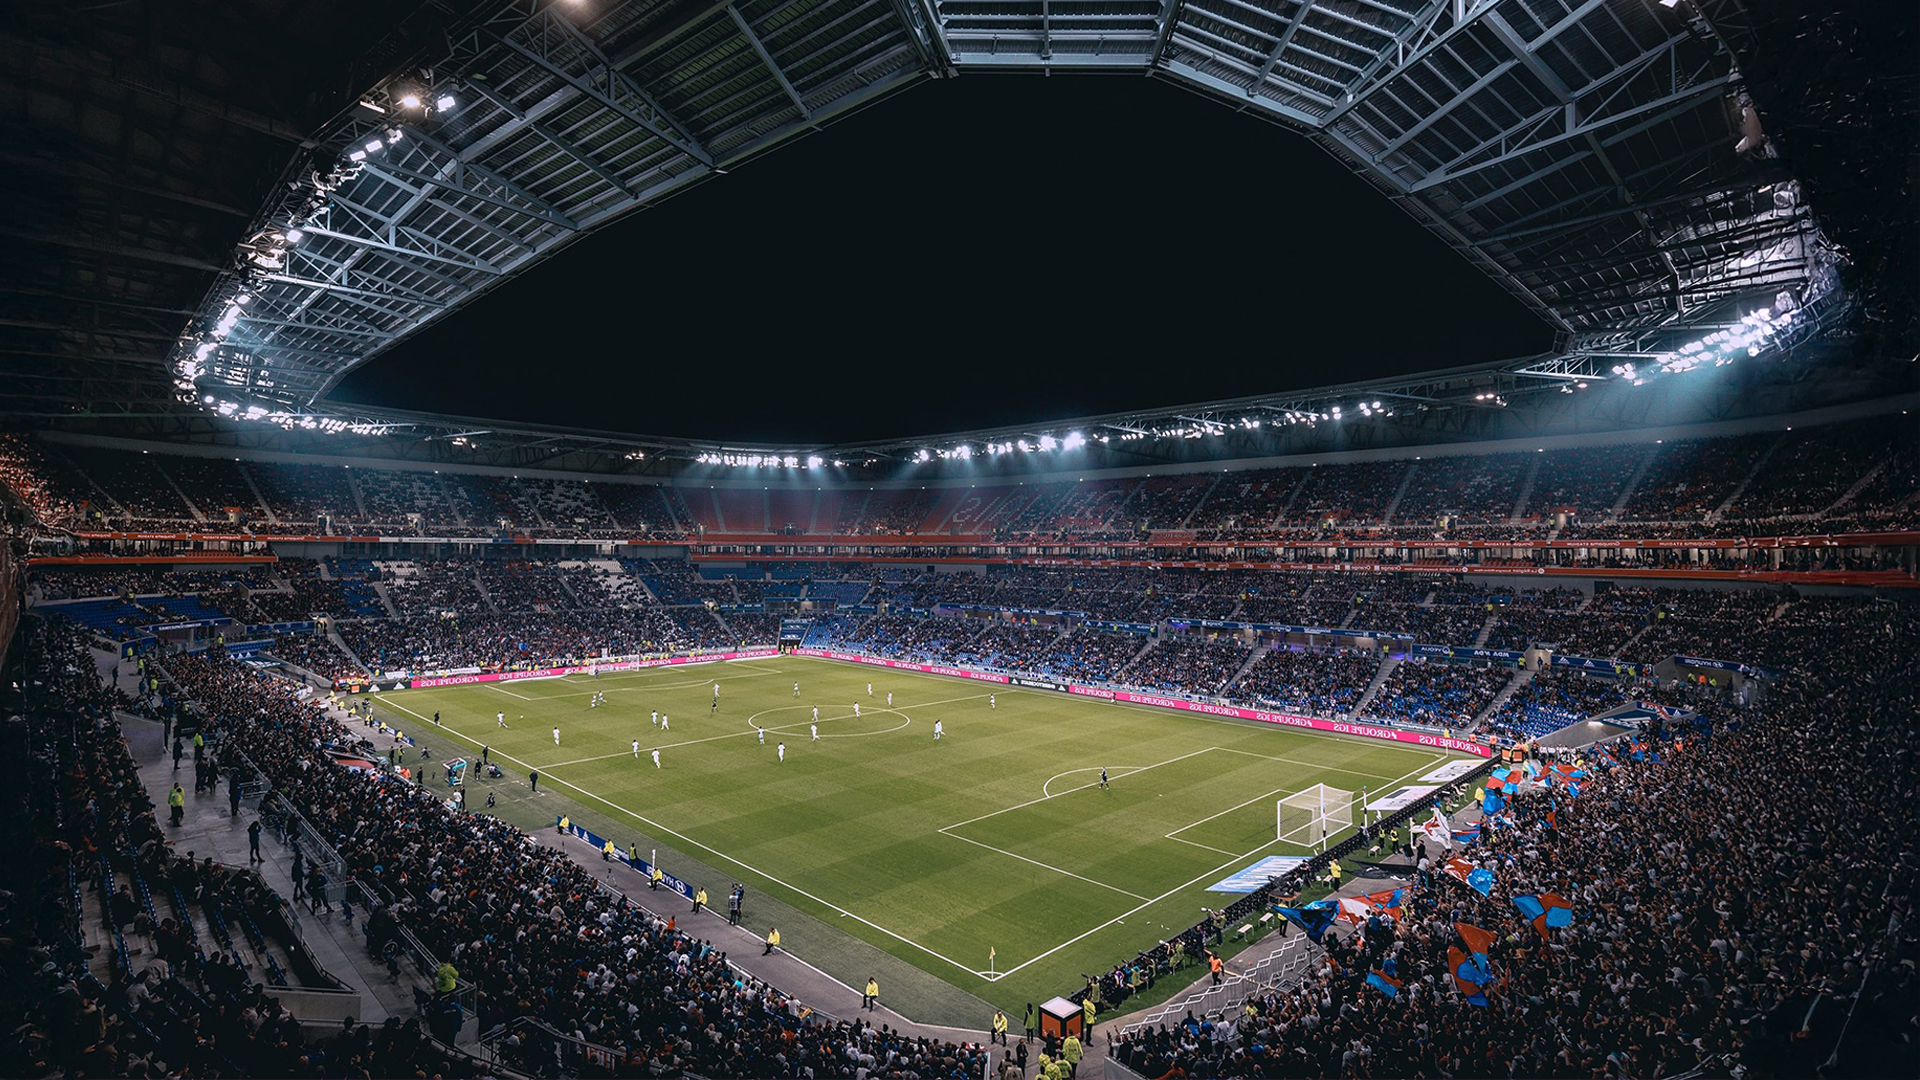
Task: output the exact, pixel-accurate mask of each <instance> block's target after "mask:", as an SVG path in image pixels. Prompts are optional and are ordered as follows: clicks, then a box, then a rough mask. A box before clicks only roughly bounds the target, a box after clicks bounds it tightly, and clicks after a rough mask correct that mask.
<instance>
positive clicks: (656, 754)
mask: <svg viewBox="0 0 1920 1080" xmlns="http://www.w3.org/2000/svg"><path fill="white" fill-rule="evenodd" d="M653 767H654V768H656V769H657V768H659V767H660V751H658V750H655V751H654V752H653Z"/></svg>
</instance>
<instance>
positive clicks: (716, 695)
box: [713, 683, 720, 701]
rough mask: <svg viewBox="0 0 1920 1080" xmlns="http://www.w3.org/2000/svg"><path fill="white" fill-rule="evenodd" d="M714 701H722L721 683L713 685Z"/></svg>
mask: <svg viewBox="0 0 1920 1080" xmlns="http://www.w3.org/2000/svg"><path fill="white" fill-rule="evenodd" d="M713 700H715V701H719V700H720V684H719V683H714V684H713Z"/></svg>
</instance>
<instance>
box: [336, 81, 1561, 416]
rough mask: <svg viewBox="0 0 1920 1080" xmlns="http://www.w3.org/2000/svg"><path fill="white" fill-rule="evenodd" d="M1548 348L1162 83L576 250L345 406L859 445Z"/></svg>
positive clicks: (781, 186)
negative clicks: (874, 440) (355, 404)
mask: <svg viewBox="0 0 1920 1080" xmlns="http://www.w3.org/2000/svg"><path fill="white" fill-rule="evenodd" d="M1549 342H1550V334H1549V333H1548V332H1547V331H1546V329H1545V328H1544V327H1543V326H1542V325H1541V324H1540V323H1539V322H1538V321H1537V320H1535V319H1534V318H1533V317H1532V316H1531V315H1530V314H1529V313H1528V312H1527V311H1526V310H1525V309H1524V308H1522V307H1521V306H1520V305H1519V303H1518V302H1517V301H1515V300H1513V299H1512V298H1511V297H1509V296H1508V295H1507V294H1506V293H1505V292H1504V291H1503V290H1502V289H1501V288H1500V287H1499V286H1497V285H1495V284H1494V283H1493V282H1491V281H1490V280H1488V279H1487V278H1485V277H1484V276H1482V275H1481V274H1480V273H1479V272H1478V271H1476V270H1475V269H1473V268H1472V267H1471V266H1470V265H1469V264H1468V263H1467V262H1466V261H1465V260H1463V259H1462V258H1460V257H1459V256H1458V255H1456V254H1454V253H1453V252H1452V251H1451V250H1450V249H1448V248H1447V247H1446V246H1445V245H1443V244H1442V243H1441V242H1440V241H1439V240H1438V239H1436V238H1434V237H1433V236H1432V235H1431V234H1429V233H1428V232H1427V231H1426V230H1424V229H1422V228H1421V227H1420V226H1419V225H1417V224H1415V223H1414V221H1413V220H1412V219H1411V218H1409V217H1408V216H1407V215H1406V214H1405V213H1404V212H1402V211H1401V210H1399V209H1398V208H1397V207H1394V206H1393V205H1391V204H1390V203H1388V202H1387V201H1386V200H1385V199H1384V198H1382V197H1381V196H1380V195H1378V194H1377V193H1376V192H1375V191H1374V190H1373V189H1371V188H1370V187H1368V186H1367V185H1366V184H1364V183H1363V182H1362V181H1361V180H1359V179H1358V178H1357V177H1355V176H1353V175H1352V174H1351V173H1349V172H1348V171H1347V170H1346V168H1345V167H1344V166H1342V165H1340V164H1339V163H1338V162H1336V161H1334V160H1333V158H1332V157H1330V156H1328V155H1327V154H1326V153H1325V152H1324V151H1322V150H1321V149H1319V148H1318V147H1317V146H1314V145H1313V144H1311V143H1309V142H1308V141H1307V140H1306V139H1304V138H1301V137H1298V136H1296V135H1293V134H1291V133H1289V132H1286V131H1283V130H1282V129H1280V128H1278V127H1276V126H1274V125H1272V124H1269V123H1266V122H1264V121H1260V120H1257V119H1254V118H1252V117H1249V116H1246V115H1243V114H1240V113H1236V112H1235V111H1233V110H1232V109H1230V108H1228V107H1226V106H1223V105H1221V104H1219V103H1217V102H1215V101H1211V100H1208V99H1204V98H1201V97H1199V96H1197V95H1194V94H1191V93H1188V92H1185V91H1183V90H1180V89H1178V88H1176V87H1174V86H1172V85H1171V84H1168V83H1166V82H1164V81H1162V80H1152V79H1147V78H1144V77H1132V76H1118V75H1106V76H1064V77H1060V76H1056V77H1053V78H1040V77H1035V76H1004V75H999V76H995V75H971V76H966V77H963V78H959V79H951V80H944V81H937V82H928V83H923V84H921V85H918V86H915V87H913V88H911V89H909V90H906V91H904V92H902V93H900V94H896V95H894V96H893V97H890V98H888V99H886V100H883V101H881V102H879V103H878V104H876V105H874V106H872V107H870V108H868V109H867V110H865V111H863V112H861V113H858V114H856V115H854V116H851V117H848V118H846V119H844V120H842V121H841V122H840V123H838V124H835V125H833V126H832V127H830V128H828V129H826V130H825V131H822V132H819V133H816V134H812V135H808V136H806V137H803V138H801V139H799V140H797V141H796V142H793V143H791V144H789V145H786V146H783V147H781V148H779V149H777V150H775V151H773V152H772V153H770V154H768V155H766V156H764V157H762V158H760V159H759V160H757V161H753V162H750V163H748V164H746V165H743V166H741V167H739V168H737V169H735V170H734V171H732V172H731V173H729V174H728V175H726V176H721V177H716V178H714V179H711V180H708V181H706V182H703V183H701V184H699V185H696V186H695V187H694V188H693V190H691V191H688V192H686V193H685V194H682V195H679V196H677V197H675V198H672V199H669V200H667V201H666V202H664V203H661V204H659V205H657V206H656V207H654V208H653V209H650V210H646V211H644V212H641V213H639V214H636V215H633V216H631V217H629V218H626V219H624V220H623V221H621V222H619V223H618V224H616V225H613V226H611V227H609V228H606V229H603V230H601V231H600V232H598V233H596V234H594V235H592V236H588V237H586V238H584V239H582V240H580V241H577V242H576V243H574V244H573V245H572V246H570V247H569V248H568V249H567V250H566V251H565V252H563V253H561V254H560V255H559V256H558V257H556V258H553V259H550V260H548V261H546V262H545V263H542V264H541V265H539V266H537V267H536V268H534V269H533V270H531V271H529V272H527V273H525V274H524V275H523V276H522V277H520V278H519V279H517V280H515V281H511V282H508V283H506V284H504V285H502V286H500V287H498V288H496V289H495V290H494V291H492V292H491V293H489V294H488V295H487V296H486V297H485V298H484V299H483V300H481V301H480V302H478V303H477V304H475V305H474V306H472V307H469V308H467V309H464V310H462V311H459V312H457V313H455V314H453V315H451V316H449V317H447V318H446V319H444V320H443V321H441V322H439V323H437V324H436V325H434V326H433V327H431V328H430V329H428V330H426V331H425V332H423V333H421V334H420V335H418V336H417V337H415V338H413V339H411V340H409V341H407V342H405V343H403V344H401V345H400V346H398V347H396V348H394V349H393V350H392V351H390V352H389V353H387V354H386V355H384V356H382V357H380V358H379V359H378V360H375V361H373V362H372V363H370V364H368V365H367V366H366V367H364V368H362V369H360V370H359V371H357V372H355V373H354V374H353V375H352V376H350V377H349V378H348V379H347V380H346V381H345V382H344V383H343V384H342V385H341V387H340V388H339V389H338V390H337V391H336V392H335V394H334V396H335V397H336V398H338V399H342V400H349V401H360V402H365V403H368V404H380V405H389V406H394V407H399V408H411V409H425V410H430V411H436V412H450V413H457V414H464V415H470V416H481V417H490V418H496V419H509V420H519V421H524V422H539V423H552V424H562V425H568V426H580V427H593V428H605V429H611V430H618V431H629V432H639V433H645V434H652V435H668V436H684V437H694V438H710V439H731V440H740V441H749V442H754V443H768V442H787V443H807V442H847V441H859V440H863V439H872V438H888V437H894V436H905V435H913V434H922V433H937V432H942V431H952V430H959V429H964V428H973V427H984V426H993V425H999V424H1011V423H1021V422H1026V421H1029V420H1032V421H1039V420H1045V419H1063V418H1067V417H1072V416H1079V415H1085V414H1089V413H1100V412H1109V411H1113V410H1116V409H1125V408H1138V407H1146V406H1154V405H1172V404H1180V403H1183V402H1188V401H1200V400H1206V399H1210V398H1220V397H1232V396H1236V395H1241V394H1252V393H1260V392H1265V391H1276V390H1285V389H1295V388H1300V387H1306V386H1314V385H1322V384H1326V383H1334V382H1346V381H1351V380H1354V379H1362V378H1371V377H1377V376H1383V375H1392V374H1397V373H1405V372H1413V371H1421V370H1427V369H1431V368H1439V367H1448V366H1452V365H1455V364H1465V363H1474V362H1480V361H1488V360H1498V359H1503V358H1506V357H1510V356H1516V355H1522V354H1526V353H1530V352H1536V351H1539V350H1541V349H1544V348H1546V347H1547V346H1548V344H1549Z"/></svg>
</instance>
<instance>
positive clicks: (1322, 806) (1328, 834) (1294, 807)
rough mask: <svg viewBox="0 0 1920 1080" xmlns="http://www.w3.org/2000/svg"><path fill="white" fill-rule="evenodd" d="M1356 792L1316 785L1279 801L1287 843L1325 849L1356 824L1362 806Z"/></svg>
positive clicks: (1282, 832) (1281, 827)
mask: <svg viewBox="0 0 1920 1080" xmlns="http://www.w3.org/2000/svg"><path fill="white" fill-rule="evenodd" d="M1358 805H1359V804H1358V803H1357V802H1356V801H1355V800H1354V797H1353V792H1351V791H1342V790H1340V789H1339V788H1332V787H1328V786H1327V785H1325V784H1315V785H1313V786H1312V787H1310V788H1307V789H1305V790H1304V791H1299V792H1295V793H1294V794H1292V795H1289V796H1287V797H1286V798H1284V799H1281V800H1280V801H1279V802H1278V803H1277V804H1275V807H1274V809H1275V816H1276V818H1277V820H1278V827H1279V840H1280V842H1281V843H1283V844H1292V845H1293V846H1295V847H1302V848H1306V849H1308V850H1309V851H1323V850H1325V849H1326V846H1327V843H1328V841H1330V840H1332V839H1333V838H1335V837H1338V836H1339V835H1340V834H1341V833H1344V832H1346V831H1347V830H1348V829H1350V828H1352V827H1353V816H1354V812H1355V810H1356V809H1357V808H1358Z"/></svg>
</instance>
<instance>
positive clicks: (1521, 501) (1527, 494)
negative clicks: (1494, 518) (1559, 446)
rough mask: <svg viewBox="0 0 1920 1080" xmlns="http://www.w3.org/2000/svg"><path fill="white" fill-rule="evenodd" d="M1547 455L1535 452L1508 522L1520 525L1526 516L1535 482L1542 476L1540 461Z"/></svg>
mask: <svg viewBox="0 0 1920 1080" xmlns="http://www.w3.org/2000/svg"><path fill="white" fill-rule="evenodd" d="M1545 457H1546V455H1544V454H1535V455H1534V456H1533V464H1532V465H1529V466H1527V478H1526V479H1525V480H1524V481H1522V482H1521V484H1520V494H1519V495H1516V496H1514V500H1513V512H1512V513H1511V514H1508V515H1507V524H1509V525H1518V524H1520V520H1521V519H1522V518H1524V517H1525V516H1526V514H1527V501H1528V500H1529V499H1532V498H1533V484H1534V481H1536V480H1538V479H1539V478H1540V462H1541V461H1543V460H1545Z"/></svg>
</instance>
